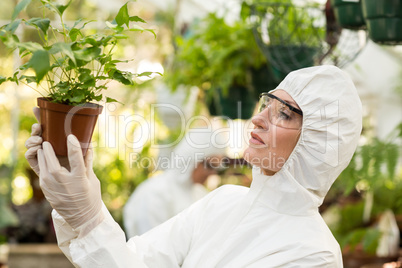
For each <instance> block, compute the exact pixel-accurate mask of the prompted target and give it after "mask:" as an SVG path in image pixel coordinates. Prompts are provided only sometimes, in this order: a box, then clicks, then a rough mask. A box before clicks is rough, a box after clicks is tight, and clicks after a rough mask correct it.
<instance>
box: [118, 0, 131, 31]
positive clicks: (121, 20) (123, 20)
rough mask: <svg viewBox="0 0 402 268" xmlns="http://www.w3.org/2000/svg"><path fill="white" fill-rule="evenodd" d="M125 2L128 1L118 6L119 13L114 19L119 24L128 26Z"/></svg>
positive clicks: (128, 18)
mask: <svg viewBox="0 0 402 268" xmlns="http://www.w3.org/2000/svg"><path fill="white" fill-rule="evenodd" d="M127 4H128V2H127V3H126V4H124V5H123V6H122V7H121V8H120V10H119V13H117V16H116V18H115V21H116V23H117V25H119V26H121V25H123V24H125V25H127V27H129V22H130V16H129V15H128V8H127Z"/></svg>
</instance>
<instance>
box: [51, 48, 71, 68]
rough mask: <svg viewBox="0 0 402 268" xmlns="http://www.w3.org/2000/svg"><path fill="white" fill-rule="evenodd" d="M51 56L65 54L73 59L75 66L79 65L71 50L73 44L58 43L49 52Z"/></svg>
mask: <svg viewBox="0 0 402 268" xmlns="http://www.w3.org/2000/svg"><path fill="white" fill-rule="evenodd" d="M49 52H50V53H51V54H56V53H63V54H65V55H66V56H67V57H69V58H70V59H71V61H72V62H73V63H74V65H76V64H77V62H76V61H75V57H74V52H73V50H72V49H71V44H67V43H56V44H54V45H53V46H52V48H51V49H50V51H49Z"/></svg>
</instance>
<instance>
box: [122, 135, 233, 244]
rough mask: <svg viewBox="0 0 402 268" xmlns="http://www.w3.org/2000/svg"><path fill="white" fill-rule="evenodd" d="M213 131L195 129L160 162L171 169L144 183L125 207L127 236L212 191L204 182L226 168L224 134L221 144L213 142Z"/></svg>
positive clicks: (135, 233) (136, 233) (153, 225)
mask: <svg viewBox="0 0 402 268" xmlns="http://www.w3.org/2000/svg"><path fill="white" fill-rule="evenodd" d="M213 133H214V132H213V131H210V130H207V129H192V130H190V131H188V132H187V133H186V135H185V136H184V137H183V138H182V139H181V141H180V142H179V143H178V145H177V146H176V147H175V149H174V150H173V152H172V153H171V155H170V157H169V159H167V158H166V157H163V158H160V159H159V162H160V163H164V162H166V161H168V162H169V165H168V168H167V169H166V170H164V171H163V172H162V173H159V174H157V175H155V176H153V177H151V178H149V179H147V180H145V181H144V182H142V183H141V184H140V185H139V186H138V187H137V188H136V189H135V191H134V192H133V194H132V195H131V197H130V198H129V199H128V201H127V203H126V205H125V206H124V209H123V222H124V228H125V231H126V234H127V237H133V236H135V235H141V234H143V233H145V232H147V231H149V230H150V229H152V228H153V227H155V226H157V225H159V224H161V223H163V222H165V221H166V220H168V219H170V218H171V217H173V216H175V215H176V214H178V213H179V212H181V211H182V210H184V209H185V208H187V207H189V206H190V205H191V204H192V203H194V202H195V201H197V200H198V199H200V198H202V197H204V196H205V195H206V194H207V193H208V190H207V189H206V188H205V186H204V183H205V181H206V180H207V178H208V177H209V176H210V175H214V174H217V171H218V169H221V168H222V166H223V164H224V163H221V160H222V159H223V157H224V156H225V147H224V146H223V145H224V143H225V141H224V140H223V137H220V138H222V139H221V141H217V143H218V144H210V143H211V140H213V137H212V135H213ZM206 145H207V146H206Z"/></svg>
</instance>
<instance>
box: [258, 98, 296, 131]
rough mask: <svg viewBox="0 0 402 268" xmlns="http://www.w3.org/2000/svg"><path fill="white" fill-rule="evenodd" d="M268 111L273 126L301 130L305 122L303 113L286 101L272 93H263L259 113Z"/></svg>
mask: <svg viewBox="0 0 402 268" xmlns="http://www.w3.org/2000/svg"><path fill="white" fill-rule="evenodd" d="M265 109H268V119H269V122H271V124H273V125H275V126H278V127H282V128H289V129H300V128H301V126H302V122H303V112H302V111H301V110H300V109H297V108H296V107H293V106H292V105H290V104H289V103H287V102H286V101H284V100H282V99H280V98H278V97H277V96H275V95H272V94H270V93H262V94H261V95H260V102H259V108H258V112H259V113H260V112H262V111H263V110H265Z"/></svg>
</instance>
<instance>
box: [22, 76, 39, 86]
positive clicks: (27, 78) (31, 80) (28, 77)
mask: <svg viewBox="0 0 402 268" xmlns="http://www.w3.org/2000/svg"><path fill="white" fill-rule="evenodd" d="M21 79H25V80H26V81H27V83H28V84H29V83H36V77H35V76H27V75H21Z"/></svg>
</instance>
